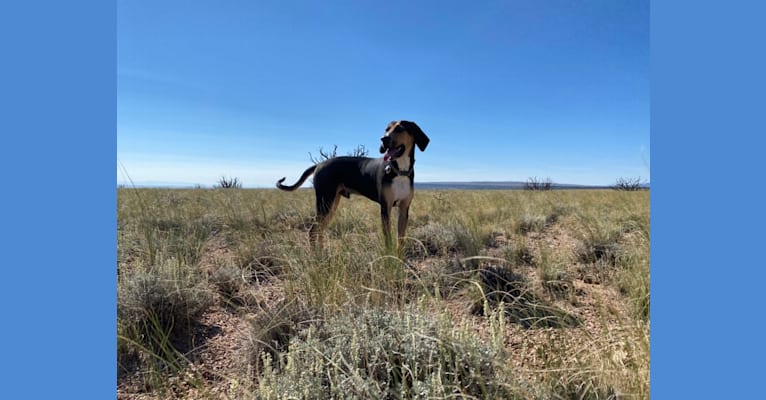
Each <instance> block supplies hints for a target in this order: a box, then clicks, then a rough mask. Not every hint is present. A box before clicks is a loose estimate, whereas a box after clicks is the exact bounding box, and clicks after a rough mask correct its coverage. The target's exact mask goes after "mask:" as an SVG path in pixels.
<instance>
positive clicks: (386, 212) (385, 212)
mask: <svg viewBox="0 0 766 400" xmlns="http://www.w3.org/2000/svg"><path fill="white" fill-rule="evenodd" d="M380 222H381V224H382V225H383V237H384V238H385V239H386V246H387V247H391V245H392V244H393V243H392V242H391V206H390V205H389V204H385V203H384V204H381V205H380Z"/></svg>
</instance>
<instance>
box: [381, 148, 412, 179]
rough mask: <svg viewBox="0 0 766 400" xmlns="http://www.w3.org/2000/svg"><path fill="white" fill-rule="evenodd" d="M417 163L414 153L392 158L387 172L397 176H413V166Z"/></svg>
mask: <svg viewBox="0 0 766 400" xmlns="http://www.w3.org/2000/svg"><path fill="white" fill-rule="evenodd" d="M413 165H415V157H413V154H407V155H403V156H401V157H399V158H397V159H396V160H391V161H389V162H388V164H387V165H386V173H389V174H391V173H392V174H395V175H397V176H410V177H411V176H412V167H413Z"/></svg>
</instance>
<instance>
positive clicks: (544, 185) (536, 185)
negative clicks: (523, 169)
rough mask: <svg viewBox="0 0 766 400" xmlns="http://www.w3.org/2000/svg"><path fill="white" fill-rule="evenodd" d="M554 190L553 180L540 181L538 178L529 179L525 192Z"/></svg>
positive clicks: (525, 185)
mask: <svg viewBox="0 0 766 400" xmlns="http://www.w3.org/2000/svg"><path fill="white" fill-rule="evenodd" d="M551 189H553V181H551V178H545V179H539V178H538V177H536V176H535V177H531V178H528V179H527V182H526V183H525V184H524V190H551Z"/></svg>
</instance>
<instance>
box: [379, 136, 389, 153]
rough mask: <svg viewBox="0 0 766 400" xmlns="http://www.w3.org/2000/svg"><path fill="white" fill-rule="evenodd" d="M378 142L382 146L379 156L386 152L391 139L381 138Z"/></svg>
mask: <svg viewBox="0 0 766 400" xmlns="http://www.w3.org/2000/svg"><path fill="white" fill-rule="evenodd" d="M380 141H381V142H383V144H381V145H380V154H383V153H385V152H386V150H388V148H389V147H391V137H390V136H383V137H382V138H380Z"/></svg>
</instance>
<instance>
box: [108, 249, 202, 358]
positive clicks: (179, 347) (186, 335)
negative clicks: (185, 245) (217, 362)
mask: <svg viewBox="0 0 766 400" xmlns="http://www.w3.org/2000/svg"><path fill="white" fill-rule="evenodd" d="M212 304H213V294H212V292H211V291H210V289H209V287H208V285H207V282H206V281H205V279H204V277H203V276H202V275H201V274H200V273H199V272H197V271H195V270H194V269H191V268H189V267H188V266H186V265H184V264H182V263H180V262H178V261H177V260H175V259H169V260H166V261H165V262H163V263H162V264H159V265H155V266H151V267H149V268H147V269H145V270H138V271H130V272H127V273H125V275H123V276H120V278H119V280H118V291H117V318H118V342H119V345H118V349H119V350H120V352H118V360H119V359H121V358H125V357H128V358H130V357H133V358H135V356H138V358H140V359H142V360H144V362H145V363H147V364H148V365H157V366H159V367H160V368H166V367H170V368H171V369H174V368H179V367H180V366H181V364H182V360H181V359H182V358H183V354H184V353H185V352H186V351H188V350H189V349H191V348H192V347H193V346H194V343H193V342H192V337H193V335H192V330H193V328H194V325H195V323H196V322H197V320H198V318H199V317H200V316H201V315H202V314H203V313H204V312H205V311H207V310H208V309H209V308H210V306H211V305H212ZM123 367H125V368H127V367H128V366H123ZM133 367H135V365H134V366H133Z"/></svg>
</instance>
